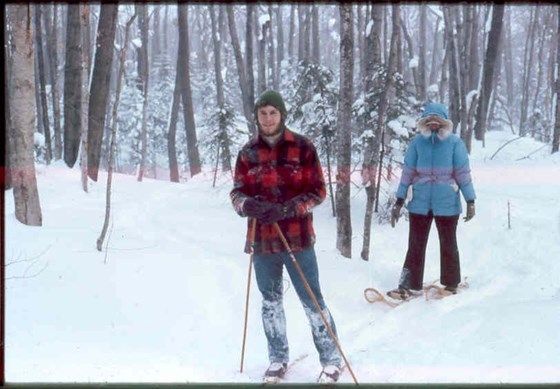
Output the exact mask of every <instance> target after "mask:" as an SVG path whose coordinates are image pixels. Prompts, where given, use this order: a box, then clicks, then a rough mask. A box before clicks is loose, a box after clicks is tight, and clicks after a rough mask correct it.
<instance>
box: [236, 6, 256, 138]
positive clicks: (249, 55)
mask: <svg viewBox="0 0 560 389" xmlns="http://www.w3.org/2000/svg"><path fill="white" fill-rule="evenodd" d="M254 12H255V4H252V3H247V19H246V21H245V67H244V68H243V71H244V72H245V73H246V75H247V97H246V100H247V101H244V102H243V107H244V110H245V111H247V112H249V115H250V116H251V118H250V119H249V118H247V117H246V118H247V120H248V122H249V123H250V124H249V131H250V133H251V134H254V131H256V130H255V125H254V118H253V117H252V112H253V108H252V107H253V104H254V103H255V75H254V73H253V57H254V56H253V39H254V31H255V26H254V24H253V20H254V18H253V17H254ZM232 39H233V38H232ZM243 98H244V99H245V97H243ZM245 106H247V107H245Z"/></svg>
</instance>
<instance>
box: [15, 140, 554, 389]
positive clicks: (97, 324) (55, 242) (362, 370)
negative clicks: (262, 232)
mask: <svg viewBox="0 0 560 389" xmlns="http://www.w3.org/2000/svg"><path fill="white" fill-rule="evenodd" d="M510 138H511V135H508V134H505V133H489V134H488V137H487V147H486V148H485V149H483V148H481V147H480V145H479V144H478V143H475V144H474V150H473V153H472V157H471V162H472V168H473V177H474V181H475V189H476V191H477V196H478V199H477V203H476V204H477V215H476V217H475V218H474V219H473V220H472V221H470V222H469V223H463V222H462V220H461V221H460V223H459V230H458V237H459V247H460V252H461V262H462V274H463V277H465V276H466V277H468V282H469V284H470V287H469V288H468V289H466V290H465V291H463V292H462V293H460V294H459V295H456V296H451V297H448V298H446V299H443V300H430V301H424V300H423V299H417V300H415V301H411V302H409V303H406V304H403V305H402V306H399V307H397V308H395V309H391V308H389V307H387V306H385V305H382V304H369V303H367V302H366V300H365V299H364V297H363V291H364V289H365V288H367V287H370V286H373V287H376V288H378V289H380V290H383V291H385V290H387V289H389V288H393V287H395V286H396V285H395V284H396V283H397V280H398V277H399V274H400V269H401V266H402V261H403V260H404V254H405V251H406V241H407V234H408V223H407V221H406V220H404V218H403V219H402V220H401V221H400V222H399V224H397V226H396V228H394V229H393V228H391V227H390V225H387V224H385V225H379V224H377V223H374V225H373V231H372V244H371V259H370V261H369V262H364V261H362V260H361V259H359V250H360V248H361V240H362V236H361V229H362V223H363V206H364V205H363V204H364V201H363V192H361V191H359V190H356V192H355V193H354V195H353V204H352V207H353V208H352V212H353V214H352V217H353V223H354V240H353V244H354V258H353V259H346V258H342V257H341V256H339V255H338V254H337V251H336V248H335V243H336V242H335V239H334V237H335V232H336V231H335V230H336V222H335V220H334V219H333V218H332V216H331V210H330V202H329V201H326V202H325V203H323V204H322V205H320V206H319V207H318V208H317V209H316V210H315V223H316V224H315V225H316V232H317V237H318V239H317V246H316V250H317V255H318V259H319V267H320V279H321V285H322V289H323V292H324V295H325V300H326V302H327V304H328V306H329V308H330V310H331V312H332V314H333V316H334V318H335V321H336V324H337V328H338V332H339V337H340V343H341V345H342V348H343V350H344V352H345V354H346V356H347V357H348V359H349V361H350V363H351V366H352V369H353V370H354V372H355V374H356V376H357V378H358V380H359V381H360V383H366V382H373V383H401V382H418V383H426V382H432V383H435V382H470V383H490V382H503V383H514V382H560V355H559V353H558V352H557V351H558V350H560V333H559V332H558V330H557V327H558V323H560V279H559V277H558V274H560V261H558V258H560V198H559V195H560V156H559V155H555V156H549V155H546V151H545V150H543V152H542V153H539V154H534V155H532V156H531V159H523V160H520V161H517V159H519V158H522V157H524V156H526V155H528V154H530V153H531V152H532V151H533V150H536V149H538V148H539V147H540V144H538V143H537V142H535V141H533V140H530V139H524V140H520V141H517V142H514V143H512V144H511V146H508V147H506V148H504V149H503V150H502V151H501V152H500V153H499V154H498V155H497V156H496V157H495V158H494V160H489V157H490V156H491V155H492V154H493V153H494V152H495V150H496V149H497V148H498V147H499V145H501V144H503V143H504V142H505V141H507V139H510ZM79 177H80V173H79V171H78V170H75V169H74V170H67V169H66V168H64V167H62V166H61V165H56V164H54V165H52V166H50V167H39V169H38V184H39V192H40V197H41V205H42V210H43V221H44V226H43V227H41V228H34V227H26V226H23V225H21V224H20V223H18V222H17V221H16V220H15V217H14V205H13V199H12V194H11V192H7V193H6V210H5V226H6V262H7V264H8V266H7V268H6V271H7V277H8V281H7V285H6V301H7V306H6V314H7V321H6V340H7V345H6V377H7V381H8V382H28V381H34V382H105V381H107V382H234V383H242V382H252V383H254V382H260V379H261V376H262V373H263V372H264V370H265V368H266V367H267V365H268V360H267V353H266V340H265V337H264V334H263V331H262V328H261V322H260V296H259V293H258V290H257V287H256V282H255V280H254V278H253V280H252V289H251V296H250V309H249V333H248V339H247V348H246V357H245V371H244V372H243V373H239V364H240V352H241V339H242V331H243V320H244V307H245V291H246V285H247V284H246V283H247V270H248V264H249V257H248V256H247V255H246V254H244V253H243V242H244V236H245V228H246V227H245V226H246V220H245V219H242V218H239V217H238V216H237V215H236V214H235V213H234V211H233V210H232V207H231V204H230V202H229V198H228V192H229V189H230V182H229V181H228V180H227V179H225V178H224V179H223V180H222V181H221V182H219V183H218V187H217V188H215V189H213V188H212V187H211V183H212V179H211V176H201V177H196V178H194V179H192V180H191V181H189V182H188V183H185V184H171V183H166V182H161V181H158V182H155V181H151V180H145V181H144V182H142V183H138V182H136V179H135V177H128V176H121V175H118V176H116V177H115V180H114V183H113V188H114V193H113V201H114V203H113V217H112V220H111V221H112V224H111V230H110V231H111V233H110V238H109V242H108V247H109V249H108V252H107V253H105V252H103V253H100V252H98V251H97V250H96V249H95V241H96V239H97V237H98V235H99V232H100V230H101V226H102V223H103V217H104V200H105V193H104V190H105V184H104V179H105V177H103V176H102V177H101V178H100V180H99V182H98V183H96V184H93V185H91V187H90V192H89V193H87V194H86V193H84V192H82V191H81V189H80V179H79ZM508 201H509V203H510V209H511V229H508V214H507V212H508ZM427 254H428V255H427V263H426V271H425V280H424V281H425V282H426V283H429V282H431V281H433V280H434V279H437V278H439V259H438V258H439V247H438V242H437V234H436V231H435V227H434V228H433V229H432V233H431V235H430V241H429V243H428V252H427ZM253 277H254V275H253ZM285 290H286V294H285V308H286V315H287V319H288V337H289V339H290V347H291V355H292V358H293V359H295V358H297V357H298V356H301V355H304V354H308V356H307V357H306V358H304V359H302V360H301V361H299V362H297V363H296V364H294V366H293V368H292V369H291V370H290V373H289V374H288V375H287V376H286V382H293V383H299V382H314V381H315V379H316V378H317V376H318V375H319V371H320V366H319V363H318V358H317V353H316V351H315V350H314V347H313V343H312V339H311V333H310V330H309V325H308V324H307V322H306V317H305V314H304V312H303V309H302V307H301V305H300V303H299V301H298V300H297V297H296V295H295V292H294V290H293V288H292V286H291V283H290V282H289V280H288V279H287V276H286V280H285ZM86 351H87V352H86ZM341 382H343V383H351V382H352V378H351V376H350V374H348V372H345V373H344V374H343V376H342V377H341Z"/></svg>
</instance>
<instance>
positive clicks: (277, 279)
mask: <svg viewBox="0 0 560 389" xmlns="http://www.w3.org/2000/svg"><path fill="white" fill-rule="evenodd" d="M294 256H295V257H296V260H297V263H298V264H299V266H300V268H301V270H302V272H303V274H304V276H305V278H306V279H307V282H308V284H309V286H310V287H311V290H312V291H313V294H314V295H315V298H316V299H317V302H318V303H319V306H320V307H321V310H322V312H323V315H324V316H325V318H326V319H327V320H328V321H329V325H330V327H331V329H332V331H333V332H334V334H335V336H337V337H338V335H336V326H335V324H334V320H333V318H332V316H331V314H330V312H329V310H328V309H327V307H326V305H325V301H324V299H323V295H322V294H321V288H320V286H319V269H318V266H317V258H316V256H315V250H314V249H313V248H308V249H305V250H302V251H299V252H296V253H294ZM253 263H254V266H255V275H256V278H257V284H258V287H259V290H260V291H261V294H262V297H263V301H262V322H263V327H264V332H265V335H266V339H267V341H268V356H269V360H270V362H271V363H272V362H281V363H287V362H288V360H289V348H288V338H287V336H286V316H285V314H284V305H283V303H282V298H283V283H282V272H283V268H284V266H286V269H287V270H288V274H289V275H290V279H291V281H292V285H293V286H294V289H295V290H296V293H297V295H298V297H299V299H300V301H301V303H302V305H303V309H304V310H305V314H306V315H307V318H308V319H309V323H310V324H311V333H312V335H313V342H314V343H315V348H316V349H317V351H318V352H319V360H320V362H321V365H323V366H326V365H336V366H341V365H342V364H341V356H340V353H339V351H338V349H337V347H336V343H335V342H334V340H333V339H332V337H331V336H330V334H329V332H328V330H327V327H326V326H325V323H324V321H323V319H322V317H321V315H320V313H319V312H318V311H317V308H316V307H315V304H314V303H313V300H312V299H311V297H310V296H309V293H308V291H307V289H306V288H305V286H304V283H303V281H302V279H301V276H300V274H299V273H298V271H297V269H296V267H295V264H294V263H293V261H292V258H291V257H290V255H289V254H288V253H287V252H283V253H277V254H254V256H253Z"/></svg>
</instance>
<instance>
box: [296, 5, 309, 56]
mask: <svg viewBox="0 0 560 389" xmlns="http://www.w3.org/2000/svg"><path fill="white" fill-rule="evenodd" d="M297 13H298V34H297V35H298V63H299V62H301V61H303V60H304V59H306V58H307V55H306V53H305V5H303V4H301V3H299V4H298V5H297Z"/></svg>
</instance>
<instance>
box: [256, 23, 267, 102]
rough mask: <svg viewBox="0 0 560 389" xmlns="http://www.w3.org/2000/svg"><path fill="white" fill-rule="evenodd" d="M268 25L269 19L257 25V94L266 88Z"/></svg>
mask: <svg viewBox="0 0 560 389" xmlns="http://www.w3.org/2000/svg"><path fill="white" fill-rule="evenodd" d="M269 26H270V21H266V22H265V23H263V24H261V25H259V26H257V28H258V29H259V33H258V46H259V47H258V50H259V54H258V68H257V69H258V72H257V73H258V77H257V94H261V93H262V92H264V91H265V90H266V83H267V79H266V35H267V32H268V29H269Z"/></svg>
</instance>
